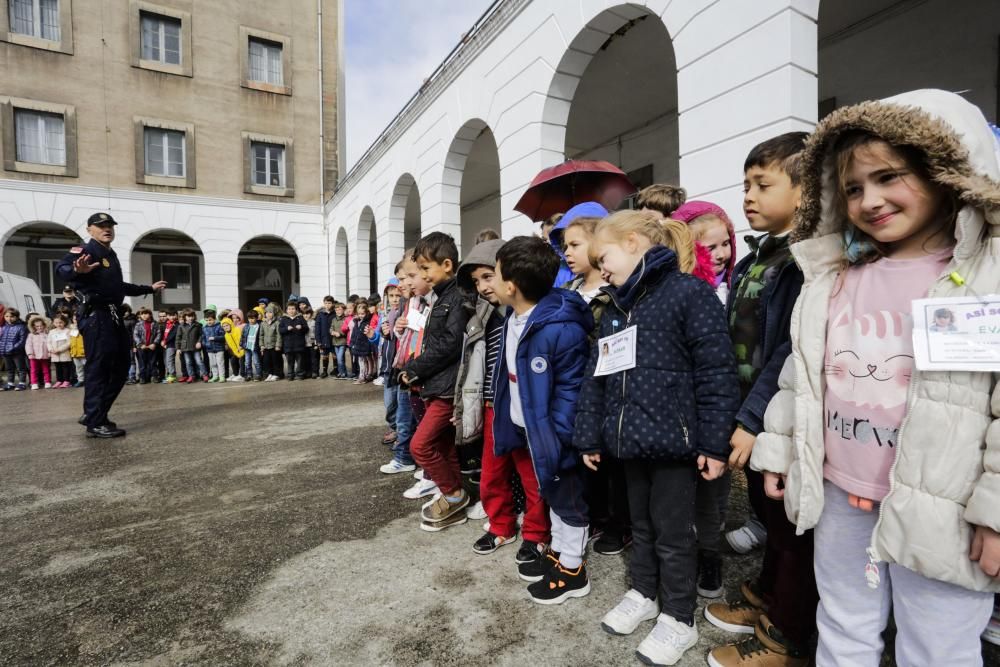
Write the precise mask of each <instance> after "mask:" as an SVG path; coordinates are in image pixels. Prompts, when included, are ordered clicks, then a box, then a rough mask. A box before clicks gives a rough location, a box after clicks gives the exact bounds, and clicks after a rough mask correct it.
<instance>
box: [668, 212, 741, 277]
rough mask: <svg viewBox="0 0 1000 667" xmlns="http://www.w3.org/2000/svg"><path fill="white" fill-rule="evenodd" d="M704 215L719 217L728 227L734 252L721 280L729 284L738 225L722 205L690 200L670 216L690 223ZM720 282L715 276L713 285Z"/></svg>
mask: <svg viewBox="0 0 1000 667" xmlns="http://www.w3.org/2000/svg"><path fill="white" fill-rule="evenodd" d="M703 215H714V216H715V217H717V218H719V219H720V220H722V221H723V222H724V223H726V229H727V230H728V231H729V248H730V250H731V251H732V253H731V254H730V255H729V262H728V263H727V264H726V270H725V272H724V274H723V276H722V280H721V282H724V283H726V285H729V283H730V281H731V280H732V277H733V269H735V268H736V227H735V225H733V221H732V220H730V219H729V216H728V215H726V212H725V211H724V210H723V209H722V207H721V206H718V205H716V204H713V203H712V202H709V201H701V200H697V199H693V200H691V201H689V202H684V203H683V204H681V206H680V208H678V209H677V210H676V211H674V212H673V213H671V214H670V218H671V219H673V220H680V221H681V222H683V223H685V224H688V225H690V224H691V223H692V222H694V221H695V220H697V219H698V218H700V217H701V216H703ZM699 259H700V257H699ZM713 270H714V269H713ZM719 282H720V281H719V279H718V277H713V280H712V283H713V287H718V286H719Z"/></svg>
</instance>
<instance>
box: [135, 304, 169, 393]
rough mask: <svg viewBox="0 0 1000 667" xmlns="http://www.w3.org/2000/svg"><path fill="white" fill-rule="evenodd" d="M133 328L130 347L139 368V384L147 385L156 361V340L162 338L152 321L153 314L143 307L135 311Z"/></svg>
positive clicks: (156, 324)
mask: <svg viewBox="0 0 1000 667" xmlns="http://www.w3.org/2000/svg"><path fill="white" fill-rule="evenodd" d="M136 316H137V317H138V319H137V320H136V323H135V327H133V329H132V345H133V347H134V348H135V354H136V362H137V364H138V368H139V373H138V375H139V384H149V382H150V379H151V377H152V375H153V368H154V366H155V361H156V359H155V358H156V348H157V340H159V339H161V338H162V337H163V334H162V332H161V331H160V323H159V322H154V321H153V312H152V311H151V310H150V309H149V308H146V307H145V306H144V307H142V308H140V309H139V310H137V311H136Z"/></svg>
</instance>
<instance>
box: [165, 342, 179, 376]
mask: <svg viewBox="0 0 1000 667" xmlns="http://www.w3.org/2000/svg"><path fill="white" fill-rule="evenodd" d="M163 362H164V363H165V364H166V365H167V376H168V377H174V376H176V375H177V348H176V347H168V348H167V349H166V350H165V351H164V354H163Z"/></svg>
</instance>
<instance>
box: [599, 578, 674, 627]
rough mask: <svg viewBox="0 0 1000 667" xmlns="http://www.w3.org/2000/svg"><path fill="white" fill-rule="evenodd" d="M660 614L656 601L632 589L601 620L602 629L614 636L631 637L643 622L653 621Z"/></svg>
mask: <svg viewBox="0 0 1000 667" xmlns="http://www.w3.org/2000/svg"><path fill="white" fill-rule="evenodd" d="M659 613H660V607H659V606H658V605H657V604H656V600H650V599H649V598H647V597H646V596H644V595H643V594H642V593H640V592H639V591H637V590H635V589H634V588H633V589H630V590H629V592H628V593H626V594H625V597H623V598H622V601H621V602H619V603H618V604H617V606H615V608H614V609H612V610H611V611H609V612H608V613H606V614H605V615H604V618H602V619H601V627H602V628H604V630H605V632H608V633H610V634H613V635H630V634H632V633H633V632H635V629H636V628H638V627H639V624H640V623H642V622H643V621H652V620H653V619H654V618H656V617H657V616H658V615H659Z"/></svg>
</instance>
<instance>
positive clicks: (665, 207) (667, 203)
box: [635, 183, 687, 218]
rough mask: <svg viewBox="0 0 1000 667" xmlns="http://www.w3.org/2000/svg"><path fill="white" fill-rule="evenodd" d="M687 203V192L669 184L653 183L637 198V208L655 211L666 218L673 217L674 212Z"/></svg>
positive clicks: (640, 191) (640, 192) (639, 193)
mask: <svg viewBox="0 0 1000 667" xmlns="http://www.w3.org/2000/svg"><path fill="white" fill-rule="evenodd" d="M686 201H687V191H686V190H685V189H684V188H682V187H680V186H678V185H670V184H668V183H653V184H652V185H647V186H646V187H644V188H643V189H642V190H639V192H638V194H636V196H635V208H636V209H638V210H640V211H642V210H646V211H653V212H655V213H658V214H659V215H661V216H663V217H664V218H671V217H673V212H674V211H676V210H677V209H679V208H680V207H681V206H682V205H683V204H684V202H686Z"/></svg>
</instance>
